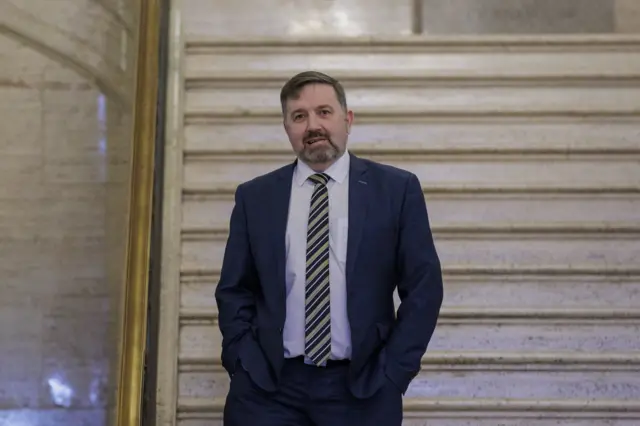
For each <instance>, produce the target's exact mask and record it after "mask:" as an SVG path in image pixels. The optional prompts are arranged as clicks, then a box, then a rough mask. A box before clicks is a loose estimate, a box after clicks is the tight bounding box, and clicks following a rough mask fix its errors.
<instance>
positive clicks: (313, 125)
mask: <svg viewBox="0 0 640 426" xmlns="http://www.w3.org/2000/svg"><path fill="white" fill-rule="evenodd" d="M319 129H320V120H318V117H317V116H316V115H315V114H309V118H308V119H307V130H319Z"/></svg>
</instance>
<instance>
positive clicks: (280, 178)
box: [264, 162, 296, 300]
mask: <svg viewBox="0 0 640 426" xmlns="http://www.w3.org/2000/svg"><path fill="white" fill-rule="evenodd" d="M295 164H296V163H295V162H294V163H292V164H290V165H288V166H286V167H283V168H282V169H281V170H280V172H279V173H278V174H277V179H276V181H275V182H274V185H275V187H274V190H273V192H272V193H271V195H272V198H271V199H270V200H267V203H265V204H264V206H265V207H267V209H268V210H269V213H270V214H268V215H265V216H266V218H267V220H268V221H269V222H270V223H268V224H266V225H267V226H270V227H271V229H272V231H273V232H271V238H272V239H273V241H272V245H271V247H273V248H274V250H273V254H274V256H275V262H274V263H275V266H276V270H275V273H276V280H277V281H276V283H278V284H279V285H280V284H281V285H280V287H281V288H282V294H283V297H284V295H285V294H286V282H285V266H286V260H287V248H286V232H287V220H288V218H289V200H290V198H291V180H292V178H293V170H294V169H295ZM283 300H284V299H283Z"/></svg>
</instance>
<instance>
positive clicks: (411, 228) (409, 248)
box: [385, 174, 443, 393]
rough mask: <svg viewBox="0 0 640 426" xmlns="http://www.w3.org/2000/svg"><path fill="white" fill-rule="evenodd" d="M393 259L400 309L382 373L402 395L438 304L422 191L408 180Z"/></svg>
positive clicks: (437, 274) (436, 264) (436, 267)
mask: <svg viewBox="0 0 640 426" xmlns="http://www.w3.org/2000/svg"><path fill="white" fill-rule="evenodd" d="M396 259H397V270H398V278H399V280H398V294H399V296H400V306H399V308H398V312H397V318H396V323H395V325H394V327H393V331H392V333H391V336H390V338H389V340H388V342H387V344H386V347H385V352H386V365H385V373H386V375H387V377H388V378H389V379H390V380H391V381H392V382H393V383H394V384H395V385H396V386H397V387H398V388H399V389H400V390H401V391H402V393H404V392H406V390H407V388H408V386H409V384H410V382H411V380H413V378H414V377H415V376H416V375H417V374H418V372H419V371H420V365H421V360H422V356H423V355H424V353H425V352H426V350H427V346H428V344H429V341H430V340H431V336H432V335H433V332H434V329H435V327H436V322H437V320H438V316H439V313H440V307H441V305H442V299H443V285H442V272H441V267H440V260H439V258H438V254H437V253H436V248H435V244H434V242H433V237H432V234H431V229H430V225H429V217H428V214H427V206H426V203H425V200H424V195H423V193H422V188H421V186H420V182H419V180H418V178H417V177H416V176H415V175H413V174H411V176H410V178H409V179H408V182H407V185H406V187H405V192H404V200H403V203H402V210H401V216H400V226H399V241H398V246H397V254H396Z"/></svg>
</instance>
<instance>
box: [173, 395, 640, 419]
mask: <svg viewBox="0 0 640 426" xmlns="http://www.w3.org/2000/svg"><path fill="white" fill-rule="evenodd" d="M223 407H224V399H223V398H222V397H220V398H215V399H210V398H189V397H183V398H180V399H179V400H178V416H177V418H178V425H180V426H214V425H215V426H222V421H221V419H222V409H223ZM639 423H640V404H639V403H638V401H624V400H588V399H573V398H567V399H500V398H495V399H479V398H474V399H462V398H459V399H458V398H456V399H449V398H442V399H427V398H424V399H423V398H405V400H404V421H403V426H637V425H638V424H639Z"/></svg>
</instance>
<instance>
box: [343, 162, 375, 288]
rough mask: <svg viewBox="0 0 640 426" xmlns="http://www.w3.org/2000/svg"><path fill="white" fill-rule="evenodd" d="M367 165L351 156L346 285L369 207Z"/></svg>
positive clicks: (351, 271)
mask: <svg viewBox="0 0 640 426" xmlns="http://www.w3.org/2000/svg"><path fill="white" fill-rule="evenodd" d="M366 172H367V165H366V163H365V162H364V161H362V160H361V159H359V158H358V157H356V156H355V155H353V154H351V164H350V168H349V235H348V239H347V271H346V279H347V283H349V282H350V281H351V280H350V279H349V277H350V276H351V275H352V273H353V268H354V266H355V262H356V258H357V255H358V248H359V247H360V240H361V239H362V228H363V227H364V223H365V220H366V217H367V210H368V207H369V191H370V190H371V189H370V185H369V182H368V180H367V173H366Z"/></svg>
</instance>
